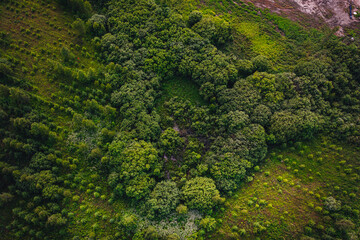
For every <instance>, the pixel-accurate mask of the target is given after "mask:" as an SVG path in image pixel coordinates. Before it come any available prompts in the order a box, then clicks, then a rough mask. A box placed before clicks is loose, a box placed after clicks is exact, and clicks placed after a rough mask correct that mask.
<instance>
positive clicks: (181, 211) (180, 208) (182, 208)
mask: <svg viewBox="0 0 360 240" xmlns="http://www.w3.org/2000/svg"><path fill="white" fill-rule="evenodd" d="M176 212H177V213H178V214H186V213H187V212H188V208H187V206H185V205H183V204H180V205H179V206H177V208H176Z"/></svg>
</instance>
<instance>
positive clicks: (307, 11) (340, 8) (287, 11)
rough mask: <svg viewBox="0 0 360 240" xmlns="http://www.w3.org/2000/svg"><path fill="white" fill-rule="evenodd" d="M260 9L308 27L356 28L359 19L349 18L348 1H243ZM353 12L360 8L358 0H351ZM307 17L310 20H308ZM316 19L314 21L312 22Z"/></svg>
mask: <svg viewBox="0 0 360 240" xmlns="http://www.w3.org/2000/svg"><path fill="white" fill-rule="evenodd" d="M244 1H246V2H252V3H253V4H254V5H255V6H257V7H260V8H267V9H269V10H270V11H272V12H276V13H278V14H280V15H284V16H286V17H288V18H290V19H292V20H295V21H299V22H302V23H304V22H305V24H308V25H310V26H314V25H319V24H321V23H327V24H328V25H330V26H332V27H337V26H340V27H345V26H356V25H358V24H359V23H360V21H359V18H356V17H353V19H350V16H349V1H350V0H244ZM352 2H353V12H355V11H356V10H357V9H359V7H360V0H352ZM308 15H311V16H312V18H311V19H309V18H308ZM313 19H316V21H313Z"/></svg>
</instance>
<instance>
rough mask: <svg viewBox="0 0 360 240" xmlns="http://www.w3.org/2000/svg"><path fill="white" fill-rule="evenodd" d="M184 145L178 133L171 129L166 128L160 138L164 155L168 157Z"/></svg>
mask: <svg viewBox="0 0 360 240" xmlns="http://www.w3.org/2000/svg"><path fill="white" fill-rule="evenodd" d="M184 143H185V141H184V139H183V138H182V137H180V134H179V132H177V131H175V130H174V129H173V128H167V129H166V130H165V131H164V132H163V133H162V134H161V136H160V145H161V147H162V148H163V149H164V151H165V154H166V155H169V156H172V155H174V154H176V153H177V152H179V151H180V149H181V148H182V147H183V146H184Z"/></svg>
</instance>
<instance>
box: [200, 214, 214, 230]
mask: <svg viewBox="0 0 360 240" xmlns="http://www.w3.org/2000/svg"><path fill="white" fill-rule="evenodd" d="M200 226H201V227H202V228H203V229H205V230H206V231H207V232H212V231H214V230H215V228H216V219H215V218H212V217H209V216H207V217H205V218H203V219H201V221H200Z"/></svg>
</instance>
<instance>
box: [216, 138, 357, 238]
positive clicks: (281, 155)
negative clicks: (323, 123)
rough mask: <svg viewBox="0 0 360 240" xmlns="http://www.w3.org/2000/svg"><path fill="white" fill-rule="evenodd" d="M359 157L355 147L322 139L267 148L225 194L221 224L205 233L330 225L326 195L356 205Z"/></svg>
mask: <svg viewBox="0 0 360 240" xmlns="http://www.w3.org/2000/svg"><path fill="white" fill-rule="evenodd" d="M359 158H360V152H359V149H357V150H354V148H353V146H345V145H342V144H338V145H335V144H332V143H329V142H328V141H327V139H323V140H322V141H320V140H318V141H315V142H313V143H310V144H309V146H305V145H303V144H298V145H297V148H295V147H290V148H287V149H285V150H278V151H273V152H272V153H270V154H269V156H268V158H267V160H266V162H265V164H264V165H263V167H262V169H261V170H260V171H259V172H257V173H255V174H254V180H253V181H252V182H251V183H249V184H244V186H243V187H242V188H241V189H240V190H239V192H237V193H236V194H235V195H234V196H233V197H232V198H230V199H229V200H228V202H227V210H226V212H225V213H224V214H223V216H222V217H221V220H220V222H222V225H221V227H220V229H219V230H218V231H217V233H216V234H213V235H212V236H211V237H212V238H213V239H223V238H225V239H233V238H234V239H237V238H239V237H241V239H254V238H256V237H260V238H261V239H288V238H292V237H294V236H300V235H301V234H302V233H303V232H304V229H305V228H306V227H310V225H311V227H310V228H311V230H312V231H313V233H312V234H321V233H322V232H323V231H324V229H326V228H327V227H331V226H332V225H331V222H329V219H328V217H327V216H328V212H327V211H326V210H325V208H324V200H325V198H326V197H329V196H333V197H335V198H336V199H337V200H341V202H342V204H343V206H347V207H346V208H349V207H350V208H351V209H353V210H354V209H355V210H354V211H355V212H356V211H358V210H359V209H358V208H359V206H360V201H359V198H358V197H357V196H359V194H360V189H359V184H358V183H359V180H360V178H359V175H358V174H359V172H360V161H359ZM357 225H359V222H357ZM307 229H308V228H307ZM308 231H310V230H308Z"/></svg>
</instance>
